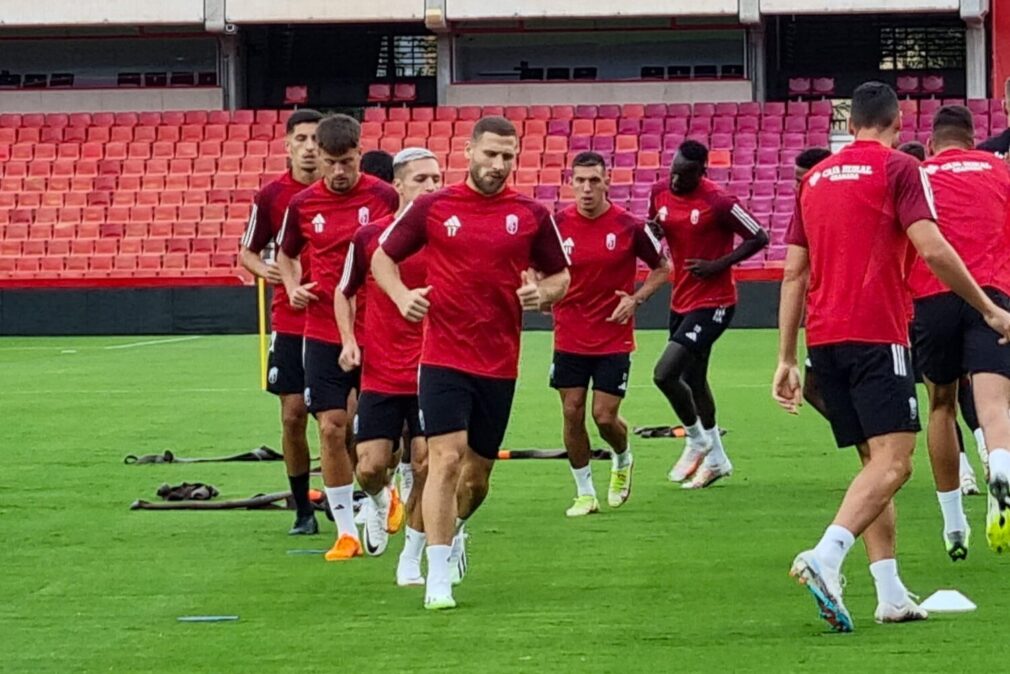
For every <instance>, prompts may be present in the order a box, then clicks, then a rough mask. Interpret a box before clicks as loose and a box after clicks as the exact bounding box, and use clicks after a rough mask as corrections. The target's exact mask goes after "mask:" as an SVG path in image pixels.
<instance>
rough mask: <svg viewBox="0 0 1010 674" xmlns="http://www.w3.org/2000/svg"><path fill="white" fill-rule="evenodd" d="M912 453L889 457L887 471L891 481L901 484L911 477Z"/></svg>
mask: <svg viewBox="0 0 1010 674" xmlns="http://www.w3.org/2000/svg"><path fill="white" fill-rule="evenodd" d="M912 466H913V463H912V454H911V453H910V452H909V453H902V454H899V455H895V456H893V457H891V460H890V462H889V464H888V467H887V471H888V474H889V476H890V478H891V481H892V482H894V483H896V484H899V485H902V484H905V483H906V482H908V481H909V480H910V479H911V478H912Z"/></svg>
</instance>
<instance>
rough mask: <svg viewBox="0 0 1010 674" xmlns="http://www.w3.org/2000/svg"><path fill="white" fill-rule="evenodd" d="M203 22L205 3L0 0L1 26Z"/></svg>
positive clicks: (192, 0)
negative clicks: (31, 0)
mask: <svg viewBox="0 0 1010 674" xmlns="http://www.w3.org/2000/svg"><path fill="white" fill-rule="evenodd" d="M202 23H203V0H119V1H118V2H116V1H115V0H43V1H42V2H30V1H29V0H0V26H64V25H66V26H72V25H109V24H137V25H156V24H202Z"/></svg>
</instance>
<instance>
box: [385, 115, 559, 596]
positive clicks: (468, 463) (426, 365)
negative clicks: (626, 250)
mask: <svg viewBox="0 0 1010 674" xmlns="http://www.w3.org/2000/svg"><path fill="white" fill-rule="evenodd" d="M518 149H519V141H518V138H517V137H516V130H515V127H514V126H513V125H512V123H511V122H509V121H508V120H506V119H504V118H502V117H484V118H482V119H480V120H478V121H477V123H476V124H475V125H474V128H473V135H472V137H471V139H470V141H469V142H468V143H467V146H466V149H465V153H466V157H467V160H468V161H469V170H468V174H467V178H466V181H465V182H463V183H460V184H457V185H450V186H448V187H446V188H443V189H441V190H439V191H438V192H435V193H433V194H427V195H423V196H420V197H418V198H417V199H416V200H415V201H414V203H413V204H411V205H410V206H409V207H407V210H405V211H404V212H403V214H402V215H401V216H400V218H399V219H397V221H396V222H395V223H393V225H392V226H391V227H390V228H389V229H388V230H386V233H385V234H383V241H382V246H381V247H380V248H379V250H377V251H376V252H375V255H374V256H373V257H372V273H373V274H374V275H375V280H376V281H377V282H378V284H379V287H381V288H382V289H383V290H384V291H385V292H386V293H387V294H388V295H389V296H390V297H391V298H392V299H393V301H394V302H395V303H396V305H397V307H398V308H399V310H400V314H401V315H402V316H404V317H405V318H407V319H408V320H410V321H420V320H422V318H425V317H427V319H426V321H425V334H424V344H423V347H422V352H421V367H420V373H419V375H418V389H419V400H420V407H421V415H422V416H421V419H422V427H423V429H424V433H425V435H426V437H427V438H428V479H427V483H426V484H425V488H424V494H423V496H422V502H421V507H422V510H423V516H424V526H425V530H426V531H427V536H428V548H427V557H428V577H427V582H426V590H425V608H428V609H434V610H438V609H447V608H454V607H455V606H456V602H455V600H454V599H453V596H452V578H451V574H450V567H451V566H452V565H453V564H454V563H455V562H456V561H457V560H459V559H461V555H462V553H463V545H464V540H465V538H464V536H465V535H464V531H463V527H464V525H465V523H466V521H467V519H468V518H469V517H470V516H472V515H473V513H474V512H475V511H476V510H477V508H478V507H479V506H480V504H481V502H483V500H484V497H485V496H487V489H488V478H489V477H490V475H491V469H492V468H493V467H494V461H495V459H496V458H497V456H498V450H499V448H500V447H501V443H502V439H503V438H504V436H505V428H506V426H507V425H508V420H509V413H510V412H511V408H512V396H513V394H514V392H515V382H516V376H517V374H518V365H519V336H520V331H521V328H522V311H523V310H529V311H535V310H540V311H544V310H547V309H548V308H549V307H550V306H551V305H552V304H553V303H554V302H556V301H558V300H559V299H561V297H562V296H563V295H564V294H565V290H566V289H567V288H568V282H569V275H568V257H567V256H566V255H565V251H564V249H563V248H562V246H561V240H560V238H559V236H558V230H557V228H556V227H555V226H554V220H553V218H552V217H551V214H550V213H549V212H548V211H547V209H545V208H544V207H543V206H541V205H540V204H538V203H537V202H536V201H534V200H532V199H530V198H529V197H526V196H523V195H522V194H520V193H518V192H516V191H515V190H513V189H511V188H510V187H509V186H508V185H507V182H508V178H509V174H510V173H511V172H512V166H513V164H514V163H515V158H516V154H517V151H518ZM423 246H426V247H427V248H426V255H427V262H428V278H427V281H426V285H424V286H420V287H417V286H415V287H413V288H409V287H407V286H406V285H405V284H404V283H403V281H402V280H401V278H400V276H399V274H398V272H397V264H398V263H402V262H403V261H404V260H406V259H407V258H408V257H410V255H412V254H414V253H416V252H417V251H418V250H420V249H421V248H422V247H423ZM530 267H532V269H529V268H530ZM540 274H543V277H542V278H541V277H540V276H539V275H540ZM454 520H455V523H454Z"/></svg>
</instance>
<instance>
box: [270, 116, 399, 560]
mask: <svg viewBox="0 0 1010 674" xmlns="http://www.w3.org/2000/svg"><path fill="white" fill-rule="evenodd" d="M360 133H361V126H360V125H359V124H358V122H357V121H356V120H355V119H353V118H352V117H348V116H347V115H333V116H331V117H327V118H325V119H323V121H321V122H320V123H319V127H318V128H317V129H316V140H317V143H318V145H319V158H320V165H321V173H322V178H321V180H319V181H317V182H316V183H314V184H313V185H312V186H311V187H309V188H308V189H307V190H305V191H303V192H300V193H299V194H298V195H297V196H295V198H294V199H292V200H291V205H290V206H288V210H287V213H286V214H285V216H284V224H283V226H282V227H281V232H280V234H279V235H278V242H279V244H280V253H279V254H278V257H277V266H278V268H279V269H280V272H281V277H282V278H283V279H284V286H285V288H286V289H287V293H288V296H289V297H290V298H291V303H292V305H293V306H296V307H305V350H304V364H305V404H306V406H307V407H308V410H309V412H311V413H312V414H313V416H315V418H316V422H317V423H318V425H319V444H320V461H321V464H322V471H323V484H324V485H325V487H326V498H327V501H328V503H329V507H330V511H331V513H332V514H333V519H334V521H335V522H336V525H337V534H338V536H337V541H336V543H334V545H333V548H332V549H331V550H329V551H328V552H327V553H326V559H327V560H328V561H335V560H342V559H349V558H351V557H355V556H358V555H360V554H362V549H361V543H360V541H359V539H358V532H357V528H356V527H355V525H354V512H353V504H352V490H353V487H352V478H353V475H352V471H351V459H350V456H349V455H348V451H347V444H346V441H347V437H346V432H347V401H348V396H349V395H350V392H351V390H352V389H357V388H359V387H360V383H359V381H358V377H359V375H360V370H355V371H353V372H345V371H344V370H343V369H341V367H340V364H339V362H338V361H339V359H340V351H341V346H340V332H339V330H338V329H337V322H336V318H335V317H334V313H333V293H334V291H335V289H336V287H337V281H338V280H339V278H340V274H341V271H342V270H343V268H344V258H345V257H346V255H347V250H348V248H349V247H350V244H351V239H352V238H353V237H354V234H355V232H357V230H358V228H359V227H361V226H362V225H367V224H368V223H369V222H371V221H372V220H378V219H380V218H383V217H385V216H387V215H389V214H391V213H393V212H394V211H395V210H396V208H397V205H398V203H399V198H398V196H397V194H396V190H394V189H393V188H392V187H390V186H389V185H387V184H386V183H384V182H382V181H380V180H379V179H377V178H373V177H372V176H368V175H362V174H361V173H360V171H359V169H358V163H359V162H360V160H361V153H360V151H359V149H358V140H359V136H360ZM303 250H304V251H306V253H307V254H308V256H309V258H310V259H311V261H312V264H311V269H310V278H311V281H310V282H309V283H302V282H301V279H300V277H299V274H298V268H297V262H296V258H298V256H299V255H300V254H301V253H302V251H303Z"/></svg>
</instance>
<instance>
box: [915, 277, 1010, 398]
mask: <svg viewBox="0 0 1010 674" xmlns="http://www.w3.org/2000/svg"><path fill="white" fill-rule="evenodd" d="M963 305H964V302H963V300H961V298H960V297H958V296H957V295H955V294H954V293H941V294H940V295H933V296H932V297H926V298H923V299H920V300H917V301H916V302H915V320H914V321H913V322H912V348H913V352H914V356H915V367H916V369H917V370H918V371H920V372H921V373H922V376H923V378H924V379H929V380H930V381H931V382H933V383H934V384H950V383H952V382H955V381H957V380H958V378H960V376H961V375H962V374H963V366H962V350H963V348H964V345H963V333H964V327H963V325H962V320H961V314H962V310H963ZM994 334H995V333H994Z"/></svg>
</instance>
